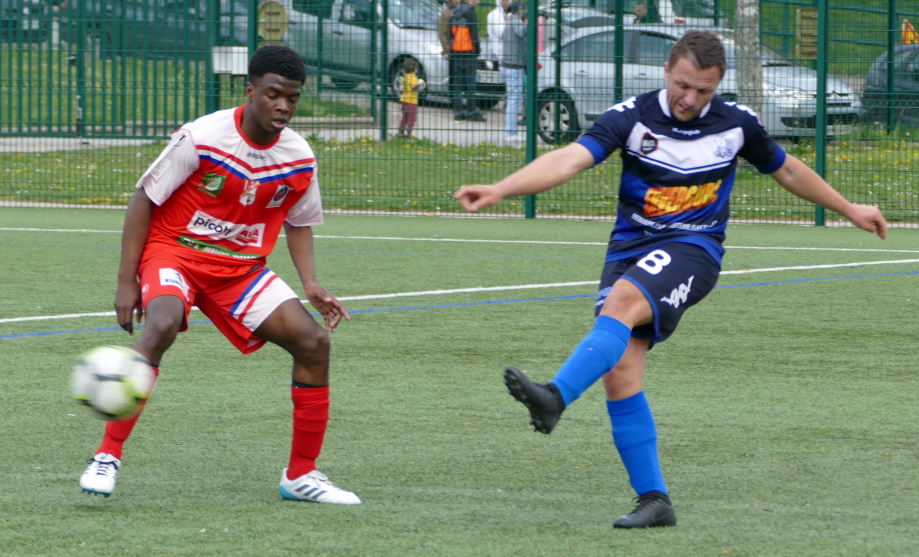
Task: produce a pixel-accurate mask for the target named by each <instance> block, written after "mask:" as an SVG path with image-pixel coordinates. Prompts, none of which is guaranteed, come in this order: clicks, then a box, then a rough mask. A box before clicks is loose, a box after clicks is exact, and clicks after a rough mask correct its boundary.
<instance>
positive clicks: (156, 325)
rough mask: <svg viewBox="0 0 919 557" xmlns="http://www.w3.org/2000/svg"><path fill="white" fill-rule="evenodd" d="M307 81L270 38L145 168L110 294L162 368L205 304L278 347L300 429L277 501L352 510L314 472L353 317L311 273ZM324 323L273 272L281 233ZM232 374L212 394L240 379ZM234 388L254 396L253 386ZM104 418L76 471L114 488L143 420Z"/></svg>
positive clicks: (107, 490)
mask: <svg viewBox="0 0 919 557" xmlns="http://www.w3.org/2000/svg"><path fill="white" fill-rule="evenodd" d="M305 79H306V68H305V67H304V65H303V61H302V60H301V59H300V55H298V54H297V53H296V52H294V51H293V50H291V49H289V48H287V47H283V46H274V45H267V46H263V47H261V48H260V49H258V50H257V51H255V54H253V55H252V58H251V60H250V61H249V82H248V83H247V84H246V99H247V100H246V104H244V105H243V106H240V107H238V108H234V109H228V110H220V111H217V112H214V113H212V114H208V115H206V116H202V117H201V118H199V119H197V120H195V121H193V122H189V123H187V124H185V125H184V126H182V127H181V128H179V130H178V131H177V132H175V133H174V134H173V135H172V139H171V140H170V142H169V144H168V145H167V146H166V148H165V149H164V150H163V152H162V153H161V154H160V155H159V157H157V159H156V160H155V161H153V163H152V164H151V165H150V167H149V168H148V169H147V171H146V172H144V173H143V174H142V175H141V177H140V180H139V181H138V182H137V187H136V190H135V193H134V195H133V197H132V198H131V201H130V203H128V208H127V212H126V214H125V218H124V232H123V234H122V239H121V263H120V265H119V268H118V286H117V289H116V291H115V313H116V316H117V320H118V324H119V325H120V326H121V327H122V328H123V329H125V330H126V331H127V332H128V333H130V334H132V335H133V334H134V328H133V325H132V317H133V315H132V314H133V313H135V312H136V314H137V322H138V323H140V322H141V319H142V318H143V316H144V314H146V323H145V327H144V329H143V332H141V334H140V338H138V339H137V341H136V342H135V343H134V346H133V348H134V350H136V351H137V352H138V353H140V354H141V355H142V356H143V357H144V358H146V359H147V360H148V361H149V363H150V364H151V365H152V366H154V370H155V371H156V374H157V375H159V373H160V372H159V369H158V368H159V365H160V360H161V358H162V357H163V355H164V354H165V352H166V351H167V350H168V349H169V347H170V346H171V345H172V343H173V342H174V341H175V340H176V337H177V335H178V333H179V332H181V331H184V330H186V329H187V328H188V314H189V312H190V311H191V308H192V306H194V305H197V307H198V308H199V309H200V310H201V311H202V312H203V313H204V314H205V315H206V316H207V317H208V318H209V319H210V320H211V321H212V322H213V323H214V325H215V326H216V327H217V328H218V329H219V330H220V332H221V333H223V335H224V336H225V337H226V338H227V339H228V340H229V341H230V342H231V343H232V344H233V346H235V347H236V348H237V349H238V350H239V351H240V352H242V353H243V354H249V353H251V352H254V351H256V350H258V349H259V348H261V347H262V346H263V345H264V344H265V343H266V342H271V343H273V344H276V345H278V346H280V347H281V348H283V349H284V350H286V351H287V352H288V353H289V354H290V355H291V356H292V357H293V371H292V377H291V387H290V397H291V399H292V401H293V437H292V441H291V449H290V460H289V464H288V466H287V468H284V469H283V471H282V472H281V481H280V485H279V487H278V489H279V491H280V494H281V497H283V498H284V499H292V500H298V501H312V502H316V503H333V504H342V505H357V504H360V502H361V500H360V498H358V496H357V495H355V494H354V493H352V492H350V491H345V490H343V489H340V488H338V487H336V486H334V485H333V484H332V483H331V482H330V481H329V480H328V478H327V477H326V476H325V475H323V474H322V473H321V472H320V471H319V470H317V469H316V459H317V458H318V457H319V453H320V450H321V449H322V443H323V439H324V437H325V433H326V428H327V426H328V420H329V332H330V331H335V328H336V327H337V326H338V324H339V322H340V321H341V319H342V318H344V319H350V317H349V316H348V311H347V310H346V309H345V306H344V305H342V303H341V302H340V301H338V300H337V299H335V298H334V297H333V296H332V295H331V294H329V292H328V291H326V289H325V288H323V287H322V286H320V285H319V283H318V281H317V280H316V271H315V264H314V257H313V233H312V226H314V225H318V224H322V201H321V198H320V195H319V181H318V175H317V170H316V159H315V157H314V155H313V151H312V149H311V148H310V146H309V144H308V143H307V142H306V140H304V139H303V138H302V137H301V136H300V135H299V134H298V133H296V132H294V131H293V130H291V129H290V128H288V123H289V122H290V119H291V118H292V117H293V116H294V114H295V113H296V111H297V102H298V101H299V99H300V90H301V87H302V86H303V82H304V80H305ZM282 228H283V229H284V231H285V232H286V234H287V245H288V248H289V249H290V256H291V259H293V262H294V267H296V270H297V274H298V275H299V278H300V282H301V284H302V285H303V289H304V293H305V295H306V299H307V300H308V301H309V302H310V304H312V306H313V307H315V308H316V309H317V310H319V312H320V313H321V314H322V316H323V319H324V320H325V330H323V327H322V326H320V325H319V324H317V323H316V321H315V320H314V319H313V317H312V316H311V315H310V314H309V312H308V311H307V310H306V308H304V307H303V304H302V303H300V300H299V296H297V294H296V293H295V292H294V291H293V290H292V289H291V288H290V287H289V286H288V285H287V284H285V283H284V281H283V280H281V279H280V277H278V276H277V275H276V274H275V273H274V272H272V271H271V269H269V268H268V267H266V258H267V257H268V255H269V253H271V251H272V249H273V248H274V246H275V243H276V242H277V239H278V235H279V233H280V231H281V229H282ZM235 384H237V380H236V378H233V379H230V378H224V380H223V381H222V384H221V385H215V388H225V387H230V388H231V387H232V386H233V385H235ZM237 394H238V395H239V396H246V393H245V387H242V388H240V389H239V392H238V393H237ZM138 417H139V416H135V417H134V418H131V419H129V420H126V421H118V422H114V421H113V422H108V423H107V424H106V426H105V433H104V435H103V438H102V443H101V445H100V446H99V448H98V449H97V451H96V454H95V455H94V456H93V458H92V459H91V460H90V462H89V466H88V467H87V468H86V471H85V472H84V473H83V475H82V476H81V477H80V487H81V488H82V489H83V491H86V492H88V493H97V494H100V495H104V496H105V497H108V496H110V495H111V494H112V492H113V491H114V490H115V482H116V479H117V477H118V473H119V471H120V469H121V463H122V462H121V457H122V449H123V446H124V443H125V441H126V440H127V439H128V437H129V436H130V435H131V433H132V431H133V429H134V425H135V424H136V423H137V418H138Z"/></svg>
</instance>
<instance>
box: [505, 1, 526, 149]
mask: <svg viewBox="0 0 919 557" xmlns="http://www.w3.org/2000/svg"><path fill="white" fill-rule="evenodd" d="M509 11H510V17H509V18H508V19H507V23H506V25H505V26H504V37H503V41H502V42H503V43H504V47H503V48H504V55H503V57H502V58H501V79H503V80H504V83H505V85H506V86H507V106H506V107H505V113H504V129H505V137H506V139H508V140H510V141H516V140H518V139H520V138H521V137H522V136H520V135H518V134H517V126H518V123H517V114H518V113H519V112H520V106H521V105H522V104H523V80H524V78H525V77H526V68H527V62H526V53H527V8H526V3H525V2H513V3H512V4H511V5H510V7H509Z"/></svg>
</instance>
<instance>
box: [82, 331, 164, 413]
mask: <svg viewBox="0 0 919 557" xmlns="http://www.w3.org/2000/svg"><path fill="white" fill-rule="evenodd" d="M155 381H156V372H155V371H153V368H152V367H151V366H150V362H148V361H147V359H146V358H144V357H143V356H141V355H140V354H138V353H137V352H135V351H133V350H131V349H130V348H123V347H120V346H99V347H98V348H93V349H92V350H90V351H89V352H87V353H86V354H83V356H82V357H81V358H80V361H79V362H78V363H77V365H76V366H74V368H73V377H72V379H71V384H70V388H71V393H72V394H73V398H75V399H77V401H78V402H79V403H80V404H83V405H84V406H86V407H88V408H89V409H90V410H93V411H94V412H95V413H96V415H98V416H99V417H101V418H103V419H105V420H126V419H128V418H131V417H133V416H135V415H137V414H138V413H139V412H140V411H141V410H142V409H143V407H144V404H146V402H147V397H148V396H150V391H152V390H153V383H154V382H155Z"/></svg>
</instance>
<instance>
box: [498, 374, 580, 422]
mask: <svg viewBox="0 0 919 557" xmlns="http://www.w3.org/2000/svg"><path fill="white" fill-rule="evenodd" d="M504 384H505V385H507V390H508V391H510V393H511V396H512V397H514V398H516V399H517V400H518V401H520V402H522V403H523V405H524V406H526V407H527V410H529V411H530V417H531V418H533V419H532V420H530V424H531V425H532V426H533V427H534V428H535V429H536V431H538V432H540V433H545V434H546V435H548V434H550V433H552V430H553V429H555V424H557V423H558V420H559V418H561V417H562V412H563V411H564V410H565V403H564V401H562V395H561V394H560V393H559V392H558V389H557V388H556V387H555V385H542V384H540V383H533V382H532V381H530V379H529V377H527V376H526V375H525V374H524V373H523V372H522V371H520V370H519V369H517V368H515V367H508V368H507V369H505V370H504Z"/></svg>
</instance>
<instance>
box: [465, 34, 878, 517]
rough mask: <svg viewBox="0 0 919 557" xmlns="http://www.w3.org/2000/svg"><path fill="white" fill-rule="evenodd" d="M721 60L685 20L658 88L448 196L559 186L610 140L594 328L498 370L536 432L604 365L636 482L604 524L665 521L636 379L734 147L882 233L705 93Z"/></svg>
mask: <svg viewBox="0 0 919 557" xmlns="http://www.w3.org/2000/svg"><path fill="white" fill-rule="evenodd" d="M726 66H727V60H726V56H725V50H724V46H723V45H722V43H721V41H720V39H719V38H718V35H716V34H715V33H712V32H709V31H698V30H692V31H688V32H687V33H686V34H685V35H684V36H683V37H682V38H681V39H680V40H679V41H678V42H677V43H676V44H675V45H674V46H673V48H672V49H671V51H670V55H669V58H668V60H667V61H666V62H665V63H664V78H665V82H666V88H665V89H661V90H659V91H652V92H649V93H644V94H642V95H639V96H638V97H632V98H630V99H628V100H626V101H624V102H621V103H619V104H617V105H614V106H612V107H611V108H610V109H609V110H607V111H606V112H604V113H603V114H602V115H601V116H600V118H598V119H597V121H596V122H595V123H594V125H593V126H592V127H591V128H590V130H588V131H587V133H585V134H584V135H582V136H581V137H580V138H578V140H577V141H576V142H575V143H571V144H570V145H567V146H566V147H563V148H561V149H556V150H554V151H550V152H549V153H546V154H544V155H542V156H540V157H539V158H537V159H536V160H535V161H533V162H531V163H530V164H528V165H527V166H525V167H524V168H522V169H520V170H518V171H517V172H515V173H513V174H511V175H510V176H508V177H506V178H504V179H503V180H501V181H499V182H497V183H495V184H492V185H473V186H465V187H462V188H460V189H459V191H457V192H456V194H455V196H454V197H455V198H456V199H458V200H460V202H461V203H462V205H463V207H464V208H465V209H466V210H467V211H472V212H476V211H479V210H481V209H483V208H485V207H488V206H491V205H495V204H496V203H498V202H499V201H501V200H502V199H505V198H508V197H515V196H521V195H532V194H537V193H539V192H543V191H546V190H549V189H551V188H554V187H556V186H559V185H561V184H563V183H565V182H567V181H568V180H570V179H571V178H573V177H574V176H575V175H576V174H578V173H579V172H582V171H584V170H587V169H589V168H591V167H593V166H595V165H597V164H599V163H601V162H602V161H603V160H605V159H606V158H607V157H609V156H610V155H611V154H612V153H613V152H614V151H616V150H617V149H619V150H620V156H621V158H622V174H621V178H620V186H619V200H620V201H619V207H618V215H617V219H616V224H615V226H614V228H613V232H612V234H611V237H610V242H609V248H608V251H607V254H606V258H605V265H604V267H603V272H602V275H601V278H600V289H599V292H598V294H597V299H596V304H595V312H594V315H595V318H596V321H595V322H594V326H593V329H592V330H591V331H590V333H589V334H588V335H587V336H586V337H585V338H584V339H583V340H582V341H581V343H580V344H578V346H577V347H575V349H574V352H573V353H572V354H571V356H570V357H569V358H568V360H567V361H565V363H564V364H563V365H562V366H561V368H560V369H559V370H558V372H557V373H556V375H555V377H554V378H553V379H552V381H551V382H549V384H540V383H535V382H533V381H531V380H530V379H529V378H528V377H527V376H526V375H525V374H523V373H522V372H521V371H520V370H518V369H517V368H515V367H507V368H506V369H505V371H504V381H505V384H506V385H507V387H508V390H509V392H510V394H511V395H512V396H513V397H514V398H515V399H516V400H518V401H519V402H521V403H523V404H524V405H525V406H526V408H527V409H528V410H529V413H530V418H531V420H530V423H531V424H532V425H533V426H535V428H536V431H538V432H540V433H545V434H548V433H551V432H552V430H553V429H554V428H555V426H556V425H557V423H558V421H559V419H560V418H561V416H562V412H563V411H564V410H565V409H566V408H567V407H568V406H570V405H571V404H572V403H574V401H575V400H577V399H578V398H579V397H580V396H581V395H582V394H583V393H584V392H585V391H586V390H587V389H588V388H589V387H590V386H591V385H593V384H594V383H595V382H597V381H598V380H600V379H601V378H602V379H603V384H604V387H605V388H606V398H607V401H606V410H607V414H608V415H609V418H610V422H611V424H612V435H613V441H614V444H615V446H616V449H617V450H618V452H619V456H620V458H621V459H622V463H623V465H624V466H625V469H626V471H627V473H628V476H629V482H630V483H631V485H632V488H633V489H634V490H635V493H636V494H637V497H636V499H635V503H636V506H635V508H634V509H633V510H632V512H630V513H629V514H627V515H623V516H621V517H619V518H618V519H616V520H615V521H614V522H613V526H614V527H615V528H647V527H654V526H675V525H676V522H677V518H676V512H675V511H674V508H673V505H672V503H671V501H670V496H669V494H668V490H667V486H666V484H665V482H664V476H663V473H662V471H661V466H660V459H659V456H658V451H657V430H656V426H655V424H654V418H653V416H652V414H651V408H650V406H649V404H648V400H647V398H646V397H645V393H644V390H643V387H642V377H643V374H644V368H645V358H646V355H647V353H648V350H650V349H651V348H652V347H653V346H654V345H656V344H657V343H660V342H663V341H665V340H666V339H667V338H668V337H669V336H670V335H671V334H672V333H673V332H674V331H675V330H676V327H677V324H678V323H679V321H680V318H681V317H682V315H683V313H684V312H685V311H686V310H687V309H688V308H689V307H692V306H693V305H695V304H697V303H698V302H700V301H701V300H702V299H703V298H704V297H705V296H706V295H707V294H708V293H709V292H710V291H711V290H712V288H714V286H715V283H716V282H717V280H718V276H719V273H720V270H721V258H722V255H723V254H724V248H723V246H722V243H723V242H724V238H725V232H726V230H727V221H728V217H729V215H730V209H729V206H728V198H729V196H730V194H731V189H732V187H733V183H734V178H735V173H736V169H737V164H738V157H742V158H743V159H745V160H747V161H748V162H749V163H750V164H752V165H753V166H754V167H755V168H756V169H757V170H758V171H759V172H761V173H764V174H769V175H770V176H771V177H772V178H773V179H774V180H775V181H776V182H777V183H778V184H779V185H781V186H782V187H783V188H785V189H786V190H788V191H789V192H791V193H792V194H794V195H796V196H798V197H800V198H802V199H804V200H806V201H809V202H811V203H814V204H817V205H820V206H822V207H825V208H827V209H829V210H831V211H834V212H836V213H838V214H840V215H842V216H844V217H845V218H847V219H848V220H849V221H851V222H852V224H854V225H855V226H857V227H858V228H861V229H862V230H866V231H869V232H874V233H876V234H877V235H878V236H880V237H881V238H882V239H883V238H885V237H886V235H887V222H886V220H885V219H884V216H883V215H882V214H881V211H880V210H879V209H878V208H877V207H872V206H867V205H854V204H852V203H850V202H849V201H847V200H846V199H845V198H844V197H843V196H842V195H840V194H839V193H838V192H837V191H836V190H834V189H833V188H832V187H830V185H829V184H827V183H826V182H825V181H824V180H823V179H822V178H821V177H820V176H819V175H818V174H817V173H816V172H814V171H813V170H811V169H810V168H809V167H808V166H806V165H805V164H804V163H803V162H801V161H800V160H798V159H796V158H795V157H793V156H791V155H789V154H787V153H785V151H784V150H783V149H782V148H781V147H779V145H778V144H777V143H776V142H775V141H774V140H773V139H772V138H771V137H769V135H768V134H767V133H766V130H765V129H764V128H763V125H762V122H761V121H760V119H759V117H758V116H757V115H756V113H755V112H753V111H752V110H750V109H749V108H748V107H746V106H743V105H739V104H737V103H736V102H733V101H727V100H725V99H723V98H721V97H718V96H716V95H715V90H716V89H717V87H718V84H719V83H720V82H721V79H722V78H723V77H724V72H725V68H726Z"/></svg>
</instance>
